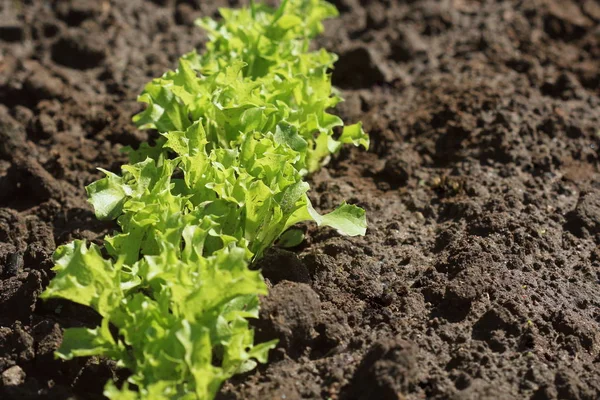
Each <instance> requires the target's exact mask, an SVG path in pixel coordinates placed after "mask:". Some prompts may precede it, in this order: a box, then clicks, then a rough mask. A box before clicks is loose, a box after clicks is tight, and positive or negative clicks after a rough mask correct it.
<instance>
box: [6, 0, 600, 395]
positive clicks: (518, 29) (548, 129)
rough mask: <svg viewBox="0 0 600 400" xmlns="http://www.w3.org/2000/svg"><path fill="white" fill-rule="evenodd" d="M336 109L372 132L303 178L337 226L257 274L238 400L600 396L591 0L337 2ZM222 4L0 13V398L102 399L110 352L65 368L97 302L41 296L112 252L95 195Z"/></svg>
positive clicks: (332, 43) (333, 24)
mask: <svg viewBox="0 0 600 400" xmlns="http://www.w3.org/2000/svg"><path fill="white" fill-rule="evenodd" d="M335 3H336V5H337V6H338V8H339V9H340V11H341V16H340V18H338V19H336V20H332V21H329V22H328V23H327V31H326V34H325V35H324V36H323V37H322V38H320V39H319V40H318V44H319V45H320V46H324V47H326V48H327V49H329V50H331V51H334V52H336V53H338V54H339V55H340V61H339V62H338V64H337V67H336V71H335V73H334V83H335V84H336V85H337V86H338V87H340V88H341V89H343V91H344V94H345V97H346V100H347V101H346V102H345V103H343V104H342V105H340V107H339V110H338V112H339V113H340V115H341V116H342V117H343V118H344V119H345V120H346V121H348V122H356V121H358V120H362V121H363V122H364V126H365V128H366V129H367V130H368V131H369V132H370V134H371V138H372V147H371V150H370V151H369V152H368V153H367V152H364V151H361V150H357V149H345V150H344V151H343V152H342V153H341V154H340V156H339V157H337V158H336V159H334V160H332V162H331V163H330V164H329V166H328V167H327V168H325V169H323V170H322V171H320V172H318V173H317V174H315V175H314V176H312V177H311V186H312V194H311V198H312V200H313V202H314V204H315V206H316V207H318V208H319V209H321V210H323V211H327V210H330V209H332V208H333V207H334V206H336V205H337V204H339V203H341V202H342V201H343V200H347V201H349V202H351V203H354V204H358V205H360V206H362V207H364V208H365V209H366V210H367V214H368V218H369V230H368V232H367V235H366V236H365V237H359V238H347V237H341V236H339V235H338V234H337V233H336V232H334V231H333V230H330V229H316V228H315V227H313V226H306V227H305V228H306V230H307V240H306V242H305V243H304V244H303V245H301V246H300V247H298V248H296V249H293V251H287V250H281V249H274V250H273V251H271V252H270V253H268V254H267V256H266V257H265V258H264V259H263V260H262V261H261V262H260V265H259V266H260V267H262V268H263V272H264V275H265V277H266V279H268V280H269V283H270V285H272V289H271V293H270V295H269V296H268V297H267V298H265V299H263V302H262V311H261V318H260V319H259V320H257V321H256V322H255V326H256V330H257V338H258V339H260V340H266V339H271V338H274V337H277V338H279V339H280V343H279V347H278V348H277V349H276V350H275V351H273V352H272V354H271V362H270V363H269V364H268V365H267V366H262V367H260V368H259V369H258V370H256V371H253V372H251V373H248V374H246V375H244V376H240V377H236V378H235V379H233V380H232V381H231V382H228V383H227V384H226V385H225V386H224V388H223V390H222V392H221V394H220V395H219V398H220V399H222V400H224V399H286V400H294V399H329V398H330V399H346V400H350V399H421V398H432V399H523V398H530V399H556V398H562V399H598V398H600V246H599V245H600V174H599V171H598V166H599V162H598V161H599V160H598V159H599V150H598V149H599V147H600V61H599V60H600V5H599V3H598V2H597V1H595V0H578V1H567V0H560V1H559V0H554V1H552V0H529V1H525V0H524V1H516V0H515V1H493V0H479V1H476V0H440V1H433V0H423V1H415V0H412V1H411V0H404V1H401V0H397V1H392V0H387V1H385V0H382V1H366V0H360V1H359V0H338V1H336V2H335ZM238 5H239V2H238V1H235V0H230V1H200V0H196V1H194V0H188V1H180V0H178V1H173V0H154V1H141V0H120V1H108V0H106V1H99V0H98V1H94V0H88V1H84V0H73V1H27V0H20V1H19V0H17V1H9V0H6V1H4V2H3V3H2V5H0V39H1V41H0V50H1V53H0V57H1V58H0V101H1V104H0V372H1V378H2V379H1V380H0V397H1V398H3V399H12V398H14V399H17V398H18V399H28V398H40V397H46V398H57V399H65V398H68V397H69V396H75V397H77V398H82V399H94V398H95V399H100V398H102V394H101V393H102V387H103V385H104V383H105V382H106V380H107V379H110V378H114V379H122V377H123V376H124V374H126V372H124V371H120V370H118V369H117V368H116V365H115V364H114V362H112V361H108V360H102V359H96V358H88V359H76V360H72V361H60V360H55V359H54V358H53V351H54V350H55V349H56V348H57V347H58V346H59V344H60V341H61V338H62V329H63V328H65V327H70V326H94V324H96V323H97V321H98V320H97V316H96V315H95V314H94V313H93V312H91V311H89V310H86V309H85V308H82V307H79V306H76V305H73V304H69V303H66V302H60V301H48V302H42V301H40V300H38V296H39V294H40V293H41V291H42V290H43V288H44V287H45V286H46V285H47V284H48V281H49V279H50V278H51V277H52V272H51V270H50V269H51V267H52V261H51V255H52V252H53V250H54V249H55V247H56V245H59V244H62V243H65V242H68V241H70V240H72V239H74V238H86V239H89V240H98V239H99V238H100V237H102V235H103V234H104V233H106V232H108V231H110V230H111V229H113V227H114V226H113V225H112V224H110V223H104V222H99V221H97V220H95V218H94V216H93V213H92V211H91V208H90V206H89V205H88V204H87V203H86V196H85V190H84V186H85V185H86V184H89V183H91V182H92V181H94V180H95V179H98V178H99V177H100V173H99V172H98V171H97V170H96V168H97V167H102V168H105V169H109V170H112V171H118V170H119V166H120V165H121V164H122V163H123V162H124V161H125V157H124V156H123V155H122V154H121V153H120V151H119V150H120V149H121V148H122V147H123V146H127V145H130V146H136V145H138V144H139V143H140V142H141V141H144V140H147V139H148V133H146V132H140V131H137V130H136V129H135V128H134V127H133V125H132V124H131V122H130V119H131V116H132V115H133V114H134V113H136V112H138V111H139V110H141V106H140V105H139V104H137V103H136V102H135V98H136V95H137V94H139V93H140V91H141V90H142V88H143V85H144V84H145V83H146V82H147V81H148V80H150V79H151V78H152V77H156V76H159V75H160V74H162V73H163V72H164V71H166V70H167V69H168V68H173V67H175V66H176V60H177V57H178V56H179V55H181V54H183V53H185V52H187V51H189V50H191V49H193V48H199V49H201V48H202V46H203V42H204V40H205V36H204V35H203V33H202V32H201V31H200V30H199V29H197V28H194V27H193V20H194V19H195V18H196V17H198V16H203V15H215V13H216V10H217V6H238Z"/></svg>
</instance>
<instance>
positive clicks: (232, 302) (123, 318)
mask: <svg viewBox="0 0 600 400" xmlns="http://www.w3.org/2000/svg"><path fill="white" fill-rule="evenodd" d="M221 14H222V16H223V20H222V21H221V22H215V21H212V20H209V19H205V20H202V21H200V22H199V25H201V26H202V27H204V28H205V29H206V30H208V32H209V36H210V42H209V43H208V44H207V50H206V52H205V53H204V54H202V55H199V54H197V53H190V54H187V55H185V56H184V57H182V58H181V60H180V62H179V66H178V68H177V70H175V71H170V72H167V73H166V74H165V75H163V76H162V77H161V78H159V79H155V80H153V81H152V82H151V83H149V84H148V85H147V86H146V88H145V90H144V92H143V93H142V95H141V96H140V97H139V100H140V101H141V102H144V103H146V104H147V107H146V109H145V111H143V112H142V113H140V114H139V115H137V116H136V117H134V122H135V123H136V124H137V125H138V126H139V127H140V128H141V129H148V128H151V129H156V130H157V131H158V132H159V133H160V135H161V136H160V138H159V140H157V141H156V143H155V144H154V145H152V146H151V145H148V144H144V145H142V146H141V147H140V148H139V149H137V150H133V149H129V158H130V164H127V165H124V166H123V167H122V173H121V175H117V174H113V173H110V172H107V171H104V172H105V173H106V177H105V178H104V179H102V180H100V181H97V182H95V183H93V184H91V185H90V186H88V188H87V191H88V195H89V198H90V202H91V204H92V205H93V206H94V209H95V212H96V216H97V217H98V218H100V219H116V220H117V223H118V225H119V227H120V231H119V232H116V233H115V234H114V235H110V236H107V237H105V240H104V247H103V248H100V247H98V246H96V245H94V244H91V245H87V244H86V243H84V242H82V241H75V242H72V243H70V244H67V245H65V246H61V247H59V248H58V249H57V251H56V253H55V255H54V257H55V263H56V267H55V271H56V277H55V278H54V279H53V280H52V282H51V284H50V286H49V287H48V289H47V290H46V291H45V292H44V294H43V297H44V298H50V297H59V298H64V299H67V300H70V301H73V302H76V303H79V304H83V305H85V306H89V307H92V308H93V309H95V310H96V311H97V312H98V313H99V314H100V315H101V316H102V324H101V325H100V326H98V327H96V328H95V329H85V328H71V329H67V330H66V332H65V337H64V341H63V345H62V346H61V348H60V349H59V351H58V353H57V354H58V356H59V357H61V358H64V359H70V358H73V357H79V356H91V355H97V356H104V357H110V358H113V359H116V360H118V362H119V363H120V365H122V366H124V367H126V368H128V369H129V370H131V372H132V375H131V376H130V377H129V379H128V382H127V383H126V384H125V385H123V387H121V388H117V387H116V386H115V385H114V384H113V383H112V382H109V383H108V384H107V386H106V390H105V394H106V396H108V397H109V398H112V399H152V400H154V399H174V398H177V399H212V398H213V397H214V396H215V394H216V393H217V391H218V390H219V388H220V386H221V384H222V382H223V381H224V380H226V379H228V378H229V377H231V376H232V375H233V374H235V373H239V372H244V371H248V370H250V369H252V368H254V366H255V365H256V363H257V362H266V360H267V355H268V351H269V349H271V348H273V347H274V345H275V342H274V341H272V342H267V343H262V344H258V345H255V344H254V341H253V331H252V330H251V329H250V328H249V326H248V319H249V318H256V317H257V316H258V306H259V301H258V296H259V295H264V294H266V293H267V288H266V285H265V283H264V282H263V279H262V277H261V275H260V273H259V272H258V271H252V270H250V269H248V264H249V263H251V262H252V261H253V260H255V259H256V258H258V257H260V256H261V255H262V254H263V252H264V251H265V250H266V249H267V248H268V247H269V246H271V245H272V244H273V242H274V241H275V240H277V239H278V238H279V237H280V236H281V235H282V234H283V233H284V232H286V230H287V229H288V228H290V227H291V226H292V225H294V224H295V223H297V222H300V221H306V220H308V221H315V222H317V223H318V224H319V225H325V226H331V227H333V228H335V229H337V230H338V231H339V232H340V233H342V234H347V235H362V234H364V233H365V230H366V220H365V216H364V211H363V210H362V209H360V208H358V207H355V206H352V205H348V204H343V205H341V206H340V207H339V208H337V209H336V210H334V211H332V212H331V213H329V214H326V215H319V214H318V213H317V212H316V211H315V210H314V208H313V207H312V205H311V203H310V201H309V199H308V197H307V194H306V193H307V191H308V189H309V185H308V184H307V183H306V182H304V181H303V177H304V176H305V175H306V174H307V173H310V172H313V171H315V170H317V169H318V168H319V167H320V165H321V164H322V163H323V162H324V161H326V159H327V158H328V157H329V156H330V154H335V153H336V152H337V151H338V150H339V149H340V146H341V145H342V144H345V143H352V144H354V145H357V146H358V145H361V146H364V147H365V148H366V147H367V146H368V143H369V142H368V136H367V135H366V134H365V133H364V131H363V130H362V127H361V125H360V124H356V125H352V126H348V127H346V128H345V129H344V130H343V131H342V132H341V134H340V135H339V136H338V137H336V135H335V134H334V128H335V127H341V126H342V121H341V120H340V119H339V118H338V117H336V116H334V115H332V114H329V113H327V112H326V110H327V109H329V108H331V107H333V106H334V105H335V104H337V103H338V102H339V101H340V100H341V99H340V97H339V96H338V95H336V94H335V93H333V90H332V87H331V79H330V76H329V74H328V70H329V68H331V67H332V65H333V62H334V61H335V56H334V55H332V54H329V53H327V52H325V51H323V50H320V51H314V52H313V51H309V39H310V38H311V37H313V36H314V35H316V34H318V33H319V32H321V31H322V29H323V28H322V25H321V21H322V19H324V18H327V17H331V16H334V15H336V10H335V8H334V7H333V6H331V5H330V4H328V3H326V2H324V1H320V0H289V1H285V0H284V1H283V2H282V3H281V5H280V7H279V8H277V9H271V8H269V7H266V6H264V5H258V4H252V5H251V7H250V8H245V9H239V10H221ZM301 238H302V236H301V235H300V236H298V234H297V233H293V232H292V233H288V234H286V235H285V236H284V237H283V240H282V242H284V243H288V245H297V244H298V243H299V241H300V240H301ZM132 385H135V386H132ZM134 388H137V390H134Z"/></svg>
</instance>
